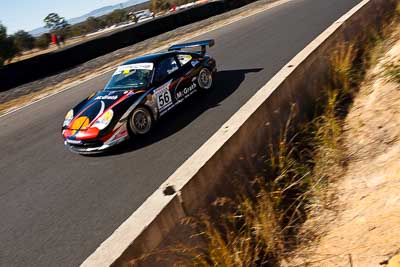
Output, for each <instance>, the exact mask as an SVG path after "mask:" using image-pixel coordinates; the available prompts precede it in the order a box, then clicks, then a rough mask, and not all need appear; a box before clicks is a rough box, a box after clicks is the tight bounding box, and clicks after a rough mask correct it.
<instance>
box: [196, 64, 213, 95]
mask: <svg viewBox="0 0 400 267" xmlns="http://www.w3.org/2000/svg"><path fill="white" fill-rule="evenodd" d="M197 82H198V84H199V87H200V88H201V89H202V90H209V89H211V88H212V86H213V75H212V73H211V71H210V70H209V69H207V68H203V69H202V70H201V71H200V72H199V76H198V77H197Z"/></svg>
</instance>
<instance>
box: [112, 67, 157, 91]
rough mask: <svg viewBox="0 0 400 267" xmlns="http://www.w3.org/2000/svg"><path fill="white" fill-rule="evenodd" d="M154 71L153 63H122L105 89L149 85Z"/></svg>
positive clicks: (128, 88)
mask: <svg viewBox="0 0 400 267" xmlns="http://www.w3.org/2000/svg"><path fill="white" fill-rule="evenodd" d="M152 73H153V63H138V64H130V65H122V66H119V67H118V68H117V70H116V71H115V72H114V74H113V76H112V77H111V79H110V81H109V82H108V83H107V85H106V87H105V88H104V90H106V91H116V90H137V89H144V88H146V87H147V86H148V84H149V83H150V80H151V75H152Z"/></svg>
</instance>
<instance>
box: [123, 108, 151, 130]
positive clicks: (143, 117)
mask: <svg viewBox="0 0 400 267" xmlns="http://www.w3.org/2000/svg"><path fill="white" fill-rule="evenodd" d="M152 127H153V117H152V115H151V113H150V111H149V110H148V109H147V108H145V107H137V108H135V110H133V112H132V114H131V116H130V118H129V128H130V130H131V132H132V133H133V134H136V135H145V134H147V133H148V132H149V131H150V130H151V128H152Z"/></svg>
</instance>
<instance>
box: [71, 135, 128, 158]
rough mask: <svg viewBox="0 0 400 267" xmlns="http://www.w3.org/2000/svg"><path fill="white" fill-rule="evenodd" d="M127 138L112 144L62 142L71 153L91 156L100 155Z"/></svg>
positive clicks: (93, 141) (94, 141)
mask: <svg viewBox="0 0 400 267" xmlns="http://www.w3.org/2000/svg"><path fill="white" fill-rule="evenodd" d="M127 139H128V138H127V137H126V138H120V139H118V140H116V141H114V142H108V143H103V142H102V141H98V140H89V141H85V142H83V141H75V140H68V139H66V140H65V141H64V145H65V146H66V147H67V148H68V149H69V150H70V151H71V152H74V153H77V154H82V155H91V154H100V153H104V152H105V151H107V150H109V149H110V148H111V147H114V146H116V145H117V144H119V143H121V142H123V141H125V140H127Z"/></svg>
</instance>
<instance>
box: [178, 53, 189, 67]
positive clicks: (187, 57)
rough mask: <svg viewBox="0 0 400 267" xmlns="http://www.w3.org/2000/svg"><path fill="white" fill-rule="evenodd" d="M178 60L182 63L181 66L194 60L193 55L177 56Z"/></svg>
mask: <svg viewBox="0 0 400 267" xmlns="http://www.w3.org/2000/svg"><path fill="white" fill-rule="evenodd" d="M177 58H178V60H179V62H180V63H181V66H183V65H185V64H187V63H189V62H190V60H192V56H191V55H182V54H180V55H178V56H177Z"/></svg>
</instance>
